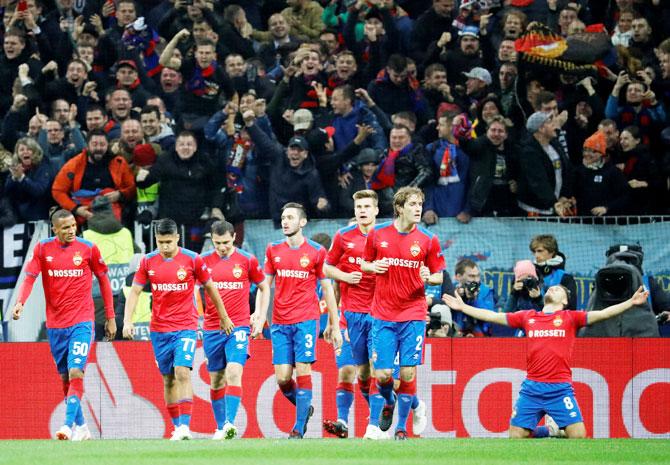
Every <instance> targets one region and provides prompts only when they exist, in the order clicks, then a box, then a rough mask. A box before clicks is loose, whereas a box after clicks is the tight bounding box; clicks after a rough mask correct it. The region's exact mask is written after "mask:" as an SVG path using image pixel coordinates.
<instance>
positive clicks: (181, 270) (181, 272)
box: [177, 266, 186, 281]
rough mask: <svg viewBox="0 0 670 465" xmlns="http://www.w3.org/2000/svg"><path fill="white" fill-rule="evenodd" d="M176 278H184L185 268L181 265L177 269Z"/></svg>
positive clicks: (180, 279) (181, 279)
mask: <svg viewBox="0 0 670 465" xmlns="http://www.w3.org/2000/svg"><path fill="white" fill-rule="evenodd" d="M177 278H178V279H179V281H183V280H185V279H186V270H185V269H184V267H183V266H180V267H179V269H178V270H177Z"/></svg>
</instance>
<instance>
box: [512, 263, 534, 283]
mask: <svg viewBox="0 0 670 465" xmlns="http://www.w3.org/2000/svg"><path fill="white" fill-rule="evenodd" d="M523 276H532V277H533V278H535V279H537V272H536V271H535V265H533V262H531V261H530V260H519V261H518V262H516V265H514V280H515V281H518V280H519V279H521V278H522V277H523Z"/></svg>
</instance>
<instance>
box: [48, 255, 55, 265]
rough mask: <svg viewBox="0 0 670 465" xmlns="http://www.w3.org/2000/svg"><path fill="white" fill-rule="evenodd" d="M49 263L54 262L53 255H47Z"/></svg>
mask: <svg viewBox="0 0 670 465" xmlns="http://www.w3.org/2000/svg"><path fill="white" fill-rule="evenodd" d="M47 261H48V262H49V263H51V262H53V261H54V258H53V257H52V256H51V255H47Z"/></svg>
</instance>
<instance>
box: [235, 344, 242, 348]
mask: <svg viewBox="0 0 670 465" xmlns="http://www.w3.org/2000/svg"><path fill="white" fill-rule="evenodd" d="M235 347H237V348H238V349H244V344H237V345H236V346H235Z"/></svg>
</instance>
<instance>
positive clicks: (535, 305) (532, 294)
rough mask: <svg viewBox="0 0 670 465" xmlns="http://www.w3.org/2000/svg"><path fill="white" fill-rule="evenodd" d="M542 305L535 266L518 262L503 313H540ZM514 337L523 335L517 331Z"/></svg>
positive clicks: (528, 261)
mask: <svg viewBox="0 0 670 465" xmlns="http://www.w3.org/2000/svg"><path fill="white" fill-rule="evenodd" d="M543 305H544V303H543V299H542V291H541V289H540V280H539V279H538V277H537V271H536V269H535V265H534V264H533V262H531V261H530V260H520V261H518V262H516V265H514V284H512V291H511V292H510V294H509V298H508V299H507V303H506V304H505V309H504V312H505V313H511V312H516V311H519V310H537V311H538V312H540V311H542V306H543ZM514 335H515V336H516V337H523V336H525V333H524V331H523V330H521V329H518V330H517V331H516V332H515V333H514Z"/></svg>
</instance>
